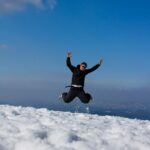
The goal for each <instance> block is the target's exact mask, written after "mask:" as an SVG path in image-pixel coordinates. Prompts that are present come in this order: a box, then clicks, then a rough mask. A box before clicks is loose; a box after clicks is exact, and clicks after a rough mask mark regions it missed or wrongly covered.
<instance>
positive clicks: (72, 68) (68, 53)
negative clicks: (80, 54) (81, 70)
mask: <svg viewBox="0 0 150 150" xmlns="http://www.w3.org/2000/svg"><path fill="white" fill-rule="evenodd" d="M66 64H67V66H68V68H69V69H70V70H71V71H72V72H73V71H74V69H75V67H74V66H73V65H72V64H71V52H67V60H66Z"/></svg>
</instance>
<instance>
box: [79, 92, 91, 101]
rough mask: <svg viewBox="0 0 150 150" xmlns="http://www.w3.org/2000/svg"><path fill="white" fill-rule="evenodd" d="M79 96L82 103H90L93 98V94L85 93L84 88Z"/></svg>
mask: <svg viewBox="0 0 150 150" xmlns="http://www.w3.org/2000/svg"><path fill="white" fill-rule="evenodd" d="M78 97H79V99H80V100H81V102H82V103H89V101H90V100H92V96H91V95H90V94H89V93H85V92H84V90H81V91H80V92H79V93H78Z"/></svg>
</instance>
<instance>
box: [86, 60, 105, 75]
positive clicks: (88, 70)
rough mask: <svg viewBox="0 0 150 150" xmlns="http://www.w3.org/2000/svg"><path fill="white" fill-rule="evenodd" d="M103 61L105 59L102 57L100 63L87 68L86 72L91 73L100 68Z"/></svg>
mask: <svg viewBox="0 0 150 150" xmlns="http://www.w3.org/2000/svg"><path fill="white" fill-rule="evenodd" d="M102 63H103V59H100V61H99V62H98V64H96V65H95V66H93V67H92V68H90V69H87V70H86V74H88V73H90V72H93V71H95V70H96V69H98V68H99V67H100V66H101V65H102Z"/></svg>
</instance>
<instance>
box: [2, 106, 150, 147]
mask: <svg viewBox="0 0 150 150" xmlns="http://www.w3.org/2000/svg"><path fill="white" fill-rule="evenodd" d="M0 150H150V121H143V120H136V119H127V118H122V117H111V116H98V115H90V114H83V113H70V112H58V111H49V110H47V109H35V108H32V107H26V108H25V107H14V106H7V105H0Z"/></svg>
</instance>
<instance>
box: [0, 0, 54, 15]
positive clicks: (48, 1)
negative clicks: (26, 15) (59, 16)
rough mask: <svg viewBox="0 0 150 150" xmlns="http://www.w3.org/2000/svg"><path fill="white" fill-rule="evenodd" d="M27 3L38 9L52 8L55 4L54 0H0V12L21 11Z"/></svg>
mask: <svg viewBox="0 0 150 150" xmlns="http://www.w3.org/2000/svg"><path fill="white" fill-rule="evenodd" d="M29 5H32V6H34V7H36V8H39V9H43V8H50V9H53V8H54V6H55V5H56V0H0V13H6V12H14V11H22V10H25V9H26V8H27V6H29Z"/></svg>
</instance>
